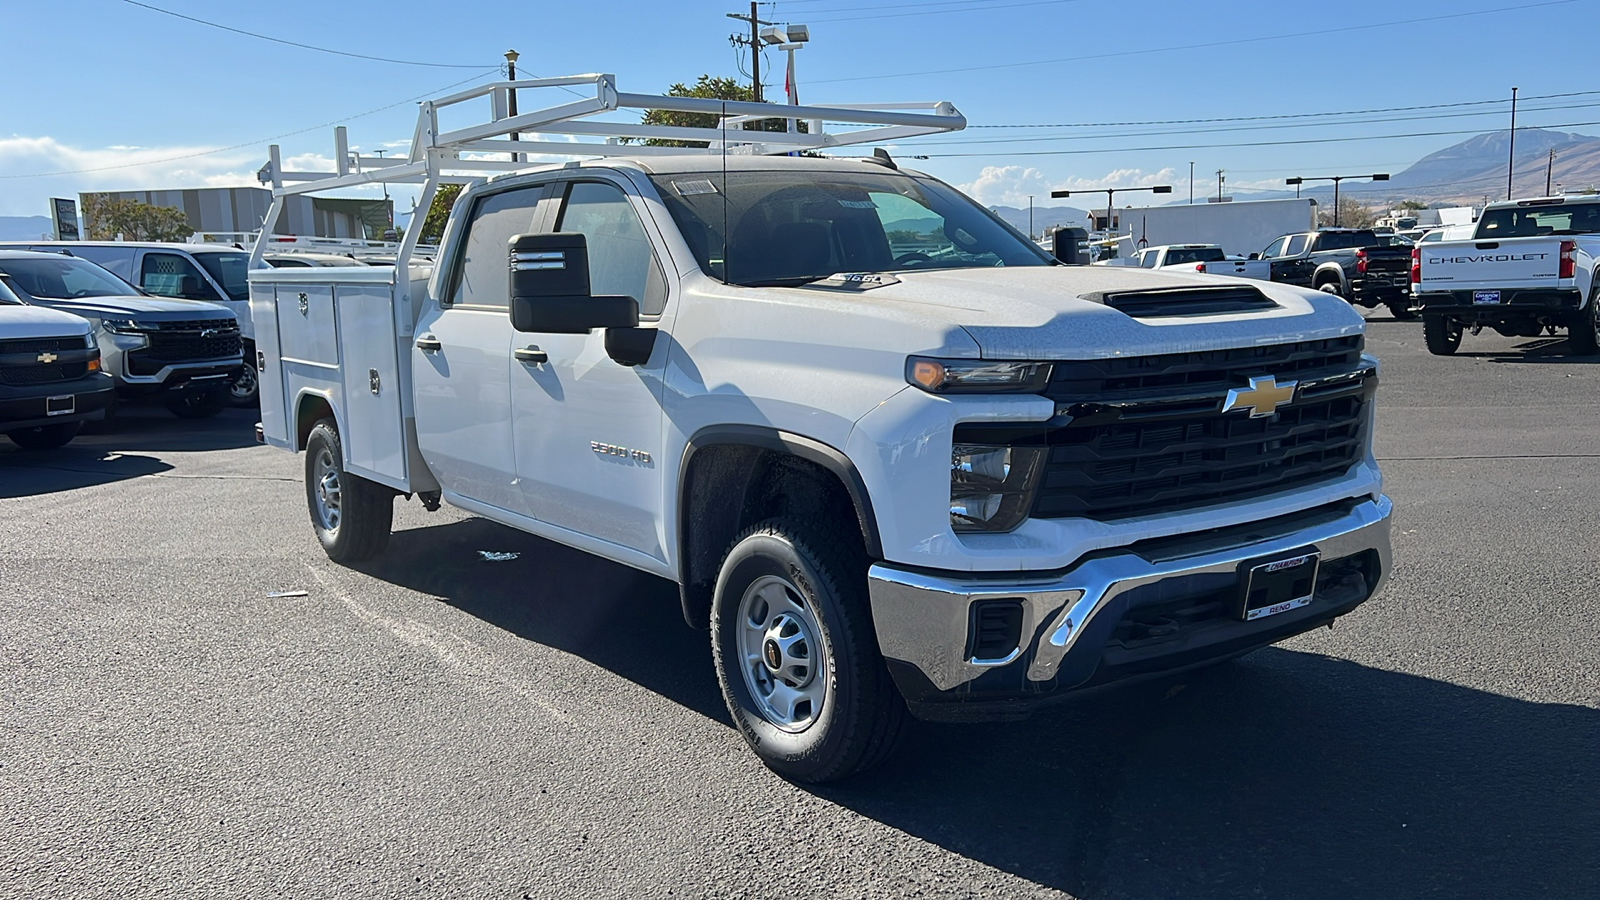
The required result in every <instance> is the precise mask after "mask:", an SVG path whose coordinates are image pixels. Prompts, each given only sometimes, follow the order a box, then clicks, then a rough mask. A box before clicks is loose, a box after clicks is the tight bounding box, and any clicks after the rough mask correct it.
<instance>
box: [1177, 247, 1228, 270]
mask: <svg viewBox="0 0 1600 900" xmlns="http://www.w3.org/2000/svg"><path fill="white" fill-rule="evenodd" d="M1227 258H1228V255H1227V254H1226V253H1223V252H1222V248H1221V247H1201V248H1199V249H1198V250H1176V249H1174V250H1168V251H1167V265H1169V266H1182V265H1186V264H1189V263H1203V262H1222V261H1224V260H1226V259H1227Z"/></svg>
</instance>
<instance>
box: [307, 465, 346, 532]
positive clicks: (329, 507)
mask: <svg viewBox="0 0 1600 900" xmlns="http://www.w3.org/2000/svg"><path fill="white" fill-rule="evenodd" d="M311 496H312V498H313V499H314V500H315V502H316V505H317V518H319V519H321V520H322V527H323V528H325V529H327V530H328V531H338V530H339V519H340V504H341V502H342V500H343V499H344V487H343V485H341V484H340V483H339V467H338V466H337V465H335V464H334V461H333V453H332V452H331V451H330V450H328V448H326V447H324V448H322V449H321V450H319V451H317V456H316V459H315V460H313V462H312V468H311Z"/></svg>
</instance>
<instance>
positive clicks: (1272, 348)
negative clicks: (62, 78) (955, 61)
mask: <svg viewBox="0 0 1600 900" xmlns="http://www.w3.org/2000/svg"><path fill="white" fill-rule="evenodd" d="M512 87H515V88H517V89H519V90H521V91H523V93H524V96H525V97H526V96H527V95H528V93H529V92H530V91H532V90H535V89H548V88H552V87H563V88H571V89H574V90H579V91H583V90H588V91H591V92H592V96H591V97H589V98H588V99H585V100H580V101H577V102H572V101H571V97H566V98H565V99H564V100H563V101H562V106H561V107H560V108H559V109H557V110H541V111H538V112H534V113H525V114H523V115H521V116H518V117H512V118H503V117H498V116H497V117H495V118H493V119H492V120H491V121H489V122H488V123H487V124H480V125H475V126H470V127H466V128H463V129H460V130H458V131H447V132H443V133H439V132H438V129H437V126H436V124H435V123H436V122H437V121H438V113H439V109H440V108H441V107H445V106H453V105H456V104H458V103H466V102H469V101H475V102H483V101H485V100H487V101H489V103H492V104H493V108H494V109H496V110H504V109H505V108H506V106H505V100H506V96H505V94H506V92H507V91H508V90H509V89H511V88H512ZM489 103H486V104H485V105H489ZM624 108H625V109H630V110H637V109H672V110H678V111H684V112H695V113H711V114H713V116H721V117H722V118H721V122H722V123H723V125H724V126H725V129H724V128H719V127H711V128H671V129H667V130H666V131H661V130H659V129H657V128H655V127H654V126H645V125H640V124H637V122H636V121H634V122H625V121H620V120H607V119H603V118H600V119H597V118H594V116H595V115H598V114H603V113H605V112H607V111H610V110H616V109H624ZM909 110H910V107H907V106H894V107H891V108H885V109H865V108H859V107H857V108H850V109H841V108H819V107H789V106H780V105H768V104H758V103H737V102H727V103H724V102H722V101H708V100H695V99H687V98H672V97H648V96H641V95H634V94H623V93H619V92H617V90H616V87H615V84H614V81H613V79H612V77H611V76H608V75H602V76H580V77H573V78H565V79H540V80H529V81H520V82H516V83H515V84H511V83H506V82H501V83H498V84H494V85H488V86H485V87H483V88H481V89H474V90H471V91H467V92H464V93H462V94H457V95H454V96H452V97H450V98H446V99H445V100H443V101H438V102H434V103H425V104H423V108H422V112H421V121H420V122H419V126H418V127H419V131H418V134H419V135H424V136H425V137H424V138H422V139H421V142H419V143H418V144H417V145H415V146H414V149H413V151H412V156H411V158H410V159H409V160H406V161H401V162H399V163H398V164H396V165H392V166H389V167H387V168H383V169H382V172H383V173H384V175H385V177H388V178H392V179H395V180H406V179H409V180H412V181H416V182H420V183H422V184H423V185H424V187H423V193H422V199H421V201H420V203H421V206H422V208H426V207H427V205H428V204H429V202H430V199H431V196H432V193H433V189H434V188H435V186H436V185H437V184H439V183H440V181H441V180H442V179H452V180H458V181H462V180H471V178H470V174H464V173H478V174H482V173H484V172H494V171H497V170H501V171H510V172H511V174H503V175H500V176H498V177H494V178H490V179H488V180H482V179H478V180H475V181H473V183H472V184H471V186H470V187H468V188H467V189H466V190H465V191H464V193H463V195H462V196H461V198H460V199H459V201H458V202H457V203H456V205H455V211H454V214H453V216H452V217H451V219H450V222H449V224H448V226H447V227H446V230H445V235H444V239H443V243H442V246H441V247H440V248H439V251H440V252H439V254H438V257H437V258H438V264H437V266H436V267H434V268H431V269H428V268H420V269H411V268H409V267H408V265H407V263H408V260H409V254H410V250H411V248H410V246H409V245H408V246H407V247H405V248H403V249H402V254H401V259H400V261H399V265H398V266H396V267H393V268H368V269H359V268H337V269H333V268H330V269H310V268H300V269H274V268H269V267H266V266H265V265H256V266H253V267H252V270H251V272H250V290H251V308H252V313H253V315H254V318H255V331H256V336H257V341H258V347H259V348H260V350H261V354H262V355H261V356H260V358H259V359H258V364H259V365H260V367H261V372H260V376H261V385H262V404H261V414H262V426H261V427H262V431H263V437H264V439H265V440H266V441H267V442H268V443H270V444H272V445H273V446H277V447H281V448H283V449H286V450H291V451H305V454H306V497H307V504H308V507H309V510H310V514H311V519H312V525H313V527H314V529H315V531H316V534H317V536H318V538H319V539H320V541H321V542H322V545H323V547H324V549H325V550H326V551H327V553H328V555H329V556H331V557H332V558H333V559H335V560H339V561H353V560H358V559H363V558H367V557H371V556H374V555H376V554H378V553H380V552H381V551H382V550H383V548H384V545H385V542H386V541H387V539H388V536H389V531H390V525H391V516H392V513H393V503H394V498H395V497H396V495H397V494H405V495H408V496H416V497H419V498H420V499H421V500H422V501H423V502H424V503H427V504H429V505H430V506H431V505H436V504H437V503H438V502H439V500H440V499H441V498H442V499H443V500H446V501H448V502H450V503H451V504H453V505H456V506H458V507H461V508H463V509H466V510H469V511H472V512H474V513H477V514H478V515H481V516H483V517H485V518H488V519H492V520H494V521H496V522H501V523H504V524H506V525H509V526H511V527H514V528H518V529H522V530H524V531H527V532H530V533H533V534H537V535H542V536H544V537H547V538H549V539H551V540H555V541H558V542H561V543H564V544H567V545H570V546H573V547H577V548H580V549H583V550H586V551H589V552H592V553H595V554H598V555H600V556H603V557H605V558H607V559H610V560H614V561H616V562H619V563H622V564H625V565H628V566H633V567H635V568H638V569H641V570H643V571H646V572H650V573H653V574H656V575H659V576H661V577H663V578H669V579H672V580H674V581H676V582H677V583H678V584H679V585H680V586H681V596H682V603H683V612H684V616H685V618H686V619H687V620H688V621H689V623H691V624H692V625H695V626H700V627H708V628H709V630H710V633H711V647H712V653H713V656H714V658H715V663H716V671H717V676H718V679H719V681H720V683H721V687H722V690H723V694H724V697H725V699H726V701H727V704H728V708H729V710H730V711H731V714H732V716H733V719H734V721H735V722H736V723H737V725H738V727H739V729H740V730H741V732H742V733H743V734H744V736H745V738H746V739H747V740H748V742H749V744H750V746H751V747H752V748H754V750H755V752H756V753H758V754H759V755H760V757H761V758H762V759H763V760H764V761H765V762H766V763H767V764H768V765H769V766H771V767H772V768H773V769H775V770H777V771H778V772H781V773H783V774H784V775H786V776H789V777H792V778H796V779H800V780H806V781H825V780H829V779H834V778H840V777H844V776H847V775H849V774H851V773H853V772H857V771H860V770H862V769H865V768H867V767H869V766H871V765H873V764H875V763H877V762H879V761H881V760H882V759H883V758H884V757H885V756H886V755H887V754H888V753H889V751H890V750H891V749H892V748H893V746H894V745H895V741H896V738H897V736H898V735H899V734H900V732H901V726H902V724H903V722H904V720H905V716H906V714H907V712H908V711H909V712H910V713H912V714H915V715H918V716H922V717H925V718H929V719H940V720H955V719H975V718H984V717H990V718H993V717H1015V716H1020V715H1023V714H1025V713H1026V712H1027V711H1028V710H1030V709H1031V708H1032V707H1034V706H1035V705H1037V704H1039V703H1041V702H1044V701H1046V700H1049V699H1052V698H1058V697H1064V696H1068V695H1070V694H1072V693H1073V692H1075V691H1079V690H1082V689H1085V688H1093V687H1098V686H1102V685H1107V684H1111V683H1114V682H1119V681H1125V680H1129V679H1135V678H1142V677H1147V676H1151V675H1156V674H1159V673H1164V672H1172V671H1176V670H1181V669H1186V668H1193V667H1197V666H1203V665H1207V664H1211V663H1215V662H1217V661H1219V660H1223V659H1227V658H1230V657H1233V656H1237V655H1239V654H1242V653H1246V652H1249V651H1250V650H1253V649H1255V648H1258V647H1262V646H1265V645H1267V644H1270V643H1273V642H1275V641H1279V640H1282V639H1284V638H1286V637H1289V636H1291V635H1294V634H1298V633H1300V632H1303V631H1306V630H1307V629H1311V628H1315V627H1318V626H1321V625H1326V624H1328V623H1329V622H1331V621H1333V620H1334V619H1335V618H1337V617H1338V616H1341V615H1344V614H1345V613H1348V612H1350V611H1351V610H1353V609H1355V608H1356V607H1357V606H1359V605H1360V604H1361V603H1363V602H1365V601H1366V600H1367V599H1369V598H1370V597H1372V596H1373V594H1374V593H1375V592H1376V591H1377V590H1378V588H1379V585H1380V584H1381V582H1382V581H1383V579H1384V577H1385V576H1386V575H1387V573H1388V568H1389V521H1390V502H1389V500H1388V498H1386V497H1385V496H1384V494H1383V491H1382V479H1381V477H1380V475H1379V472H1378V467H1377V464H1376V462H1375V460H1374V458H1373V455H1372V449H1371V448H1372V423H1373V409H1374V391H1375V390H1376V388H1377V383H1378V371H1377V361H1376V360H1375V359H1374V358H1372V357H1370V356H1368V355H1366V354H1364V353H1363V345H1362V341H1363V337H1362V334H1363V332H1362V328H1363V325H1362V320H1361V318H1360V316H1358V315H1357V314H1356V313H1355V312H1354V311H1352V310H1351V309H1350V307H1349V305H1348V304H1346V303H1345V302H1343V301H1342V300H1340V299H1339V298H1338V297H1335V296H1332V295H1329V294H1324V293H1319V292H1316V291H1310V290H1303V289H1299V288H1295V287H1290V286H1286V285H1279V284H1271V283H1267V282H1249V283H1247V282H1243V281H1240V280H1238V279H1232V278H1219V277H1215V276H1207V275H1200V274H1196V273H1194V272H1188V273H1183V272H1177V271H1166V272H1149V271H1143V270H1138V269H1129V268H1089V267H1075V266H1064V265H1059V264H1057V262H1056V261H1055V260H1053V259H1051V258H1050V257H1049V256H1046V255H1045V254H1043V253H1042V251H1040V250H1039V249H1038V248H1037V247H1036V246H1035V245H1033V244H1032V243H1031V242H1030V241H1028V240H1027V239H1026V237H1024V236H1023V235H1021V234H1020V233H1017V232H1016V231H1014V230H1013V229H1011V228H1009V227H1008V226H1006V225H1005V224H1003V223H1002V222H1001V221H1000V220H998V219H997V218H995V217H994V216H992V215H991V214H989V213H988V212H987V211H985V210H984V209H983V208H982V207H980V206H978V205H977V204H975V203H974V202H972V201H971V200H969V199H968V198H966V197H965V196H963V195H961V194H960V193H959V192H957V191H956V190H954V189H953V188H951V187H949V186H947V185H945V184H943V183H941V182H939V181H937V180H935V179H933V178H930V177H928V176H926V175H922V174H918V173H916V172H911V171H906V170H902V169H899V168H897V166H896V165H895V164H894V162H893V161H892V160H890V159H889V158H888V156H887V155H885V154H882V152H881V151H879V153H878V154H877V155H875V156H874V157H872V158H867V159H861V158H854V159H808V158H791V157H788V156H783V155H766V154H786V153H789V152H790V151H794V150H826V149H829V148H833V147H838V146H841V145H844V144H848V143H852V142H864V141H873V140H878V139H882V138H885V137H890V136H893V137H903V136H906V135H908V134H916V133H932V132H937V131H947V130H951V129H954V128H960V127H963V126H964V124H965V121H964V120H963V119H962V118H961V117H960V115H959V114H958V113H957V112H956V111H955V110H954V109H953V108H952V107H950V106H949V104H935V105H932V106H931V107H930V108H927V109H925V110H923V111H909ZM454 112H459V110H456V111H454ZM752 117H756V118H777V119H796V120H809V121H810V122H811V126H810V127H809V128H808V129H807V130H806V131H804V132H800V131H798V130H797V129H795V128H794V127H793V126H790V127H789V129H788V131H774V132H767V131H745V130H742V124H743V123H744V122H745V121H749V120H750V119H751V118H752ZM823 122H827V123H828V124H829V125H835V124H838V123H856V124H858V125H860V126H863V127H860V128H858V129H857V130H854V131H848V132H845V133H843V134H831V133H828V132H825V131H824V130H823V128H822V123H823ZM563 130H567V131H570V132H573V133H578V134H585V135H595V134H603V135H608V136H620V137H634V138H663V137H670V138H671V139H673V140H699V141H702V142H705V143H708V144H710V147H709V149H707V150H694V149H688V150H682V149H670V148H654V147H647V148H638V147H628V146H622V145H600V144H588V145H583V146H584V147H585V149H588V148H591V147H592V148H595V150H596V151H597V152H600V153H612V154H616V155H614V156H612V157H610V158H605V159H601V160H598V161H592V162H586V163H582V164H578V163H570V164H565V165H554V166H547V167H542V168H532V169H530V168H529V164H528V163H526V162H518V161H515V160H513V159H511V158H510V157H509V156H507V157H506V158H503V159H500V160H499V161H491V160H488V159H485V158H483V157H482V153H481V151H487V152H490V153H500V152H501V151H503V152H504V153H505V154H511V153H530V152H553V151H554V150H556V149H559V150H560V152H563V153H571V152H572V147H573V145H572V144H571V143H567V142H565V141H543V140H539V139H538V138H539V137H540V136H541V135H542V134H549V133H556V132H561V131H563ZM514 132H516V133H520V134H521V137H522V140H521V141H520V142H517V143H512V142H510V141H509V140H504V139H500V138H501V136H504V135H508V134H511V133H514ZM735 140H737V143H735ZM336 142H337V143H338V145H339V146H340V147H343V146H345V139H344V135H343V133H342V131H341V132H340V133H339V134H338V135H337V139H336ZM724 142H726V143H724ZM730 145H731V146H730ZM467 147H470V148H472V149H473V150H474V151H480V153H479V154H478V156H477V157H476V158H463V157H462V155H461V153H460V151H461V150H462V149H465V148H467ZM275 149H276V148H274V150H275ZM641 149H642V150H644V151H646V152H640V151H641ZM719 151H721V152H719ZM334 158H335V159H338V160H346V159H347V154H346V153H343V152H340V153H336V154H335V156H334ZM518 170H520V171H518ZM267 172H268V173H269V174H270V175H271V176H272V178H273V181H274V188H275V193H276V194H277V195H278V196H279V197H280V198H281V197H283V196H286V195H289V194H294V193H302V192H310V191H316V190H325V189H328V188H336V187H340V186H342V185H346V184H351V183H355V182H356V181H358V180H363V179H365V180H370V178H371V173H370V172H368V173H367V174H365V175H363V174H360V173H355V172H352V171H350V170H348V169H346V168H345V167H344V166H341V169H340V171H337V172H332V173H327V174H326V176H325V177H322V178H320V179H318V178H316V176H315V175H314V174H308V173H285V172H283V171H282V169H281V166H280V164H279V163H278V161H277V158H276V155H274V157H273V160H272V162H270V163H269V166H268V169H267ZM280 205H281V201H280ZM275 212H276V206H275V210H274V211H273V212H271V213H269V222H270V219H271V217H272V216H273V215H275ZM407 240H408V241H415V237H414V236H413V235H412V234H411V233H410V232H408V234H407ZM258 262H259V261H258ZM408 276H409V277H408Z"/></svg>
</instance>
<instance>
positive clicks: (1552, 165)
mask: <svg viewBox="0 0 1600 900" xmlns="http://www.w3.org/2000/svg"><path fill="white" fill-rule="evenodd" d="M1555 171H1556V148H1554V147H1551V148H1550V162H1549V163H1548V164H1547V165H1546V166H1545V167H1544V195H1545V196H1546V197H1548V196H1550V176H1551V175H1553V174H1555Z"/></svg>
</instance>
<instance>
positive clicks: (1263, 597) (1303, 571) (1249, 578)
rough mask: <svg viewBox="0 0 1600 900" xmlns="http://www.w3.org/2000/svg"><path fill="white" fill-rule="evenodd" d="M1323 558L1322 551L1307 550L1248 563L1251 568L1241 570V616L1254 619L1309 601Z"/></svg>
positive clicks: (1297, 606)
mask: <svg viewBox="0 0 1600 900" xmlns="http://www.w3.org/2000/svg"><path fill="white" fill-rule="evenodd" d="M1321 561H1322V555H1321V554H1320V553H1317V552H1316V551H1307V552H1297V553H1296V554H1295V555H1293V556H1285V557H1282V558H1280V559H1274V560H1269V561H1267V562H1247V563H1245V564H1244V566H1248V568H1247V569H1246V570H1245V571H1244V572H1242V573H1240V574H1241V575H1243V576H1244V577H1243V578H1242V579H1241V581H1243V583H1244V600H1243V604H1242V611H1241V617H1242V618H1243V619H1244V620H1245V621H1246V622H1253V621H1255V620H1256V619H1263V618H1266V617H1267V616H1275V615H1277V614H1278V613H1282V612H1288V611H1289V610H1291V609H1299V608H1300V607H1302V606H1305V605H1306V604H1308V603H1310V602H1311V595H1312V594H1313V593H1315V591H1316V586H1317V567H1318V566H1319V565H1320V564H1321ZM1244 566H1241V568H1243V567H1244Z"/></svg>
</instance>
